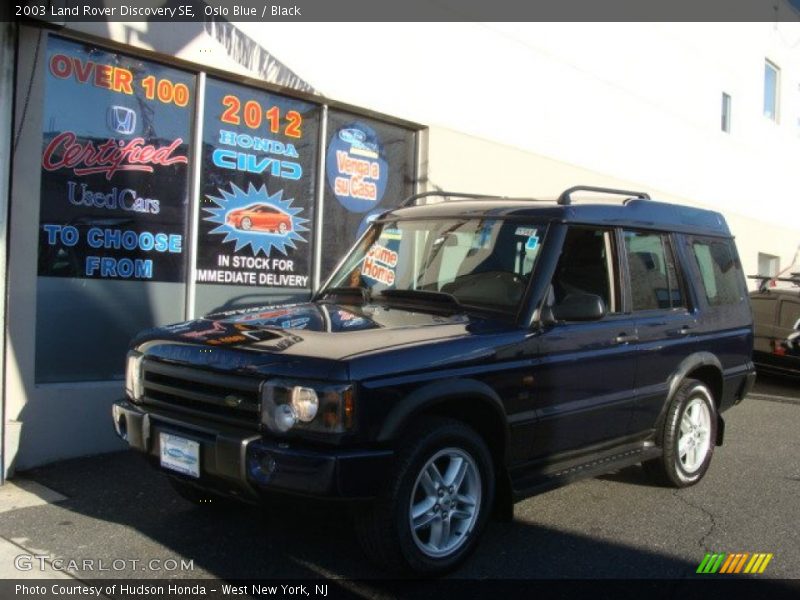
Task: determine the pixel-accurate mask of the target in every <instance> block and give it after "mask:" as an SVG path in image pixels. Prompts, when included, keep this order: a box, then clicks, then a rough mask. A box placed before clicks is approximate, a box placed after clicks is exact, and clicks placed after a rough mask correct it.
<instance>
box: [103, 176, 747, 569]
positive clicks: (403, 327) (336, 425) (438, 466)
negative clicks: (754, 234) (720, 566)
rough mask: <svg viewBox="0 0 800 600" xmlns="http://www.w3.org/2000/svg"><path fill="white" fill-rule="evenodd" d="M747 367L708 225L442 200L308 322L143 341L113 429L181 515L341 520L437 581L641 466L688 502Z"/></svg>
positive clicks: (557, 205) (733, 262)
mask: <svg viewBox="0 0 800 600" xmlns="http://www.w3.org/2000/svg"><path fill="white" fill-rule="evenodd" d="M588 192H595V193H596V192H599V193H603V194H607V195H621V196H623V197H624V198H625V200H624V201H622V202H616V203H611V204H609V203H608V202H593V203H585V202H583V201H580V202H578V201H575V202H573V195H577V194H581V195H583V194H585V193H588ZM752 350H753V329H752V316H751V311H750V305H749V301H748V294H747V290H746V286H745V280H744V276H743V274H742V269H741V266H740V262H739V258H738V256H737V251H736V247H735V245H734V241H733V239H732V237H731V234H730V231H729V230H728V227H727V225H726V223H725V220H724V218H723V217H722V216H721V215H720V214H718V213H715V212H709V211H706V210H700V209H697V208H690V207H687V206H677V205H673V204H666V203H661V202H655V201H652V200H651V199H650V198H649V197H648V196H647V195H646V194H643V193H635V192H626V191H622V190H608V189H604V188H592V187H577V188H571V189H569V190H566V191H565V192H564V193H563V194H562V195H561V196H560V197H559V198H558V200H557V201H534V200H514V199H507V198H494V197H479V196H472V195H469V194H452V193H445V192H441V193H440V192H435V193H430V192H429V193H425V194H420V195H417V196H414V197H412V198H410V199H409V200H408V201H407V202H406V203H405V204H404V205H403V206H402V207H400V208H397V209H394V210H391V211H388V212H386V213H385V214H383V215H382V216H381V217H379V218H378V219H377V220H376V221H375V222H374V223H372V225H371V226H370V228H369V229H368V230H367V231H366V233H365V234H364V235H363V236H362V237H361V239H360V240H358V242H357V243H356V244H355V245H354V246H353V248H352V250H350V252H349V253H348V254H347V255H346V256H345V257H344V258H343V260H342V261H341V263H340V264H339V266H338V267H337V269H336V270H335V272H334V274H333V275H332V276H331V278H330V279H329V280H328V282H327V283H326V284H325V285H324V286H323V287H322V289H321V290H320V291H319V292H318V293H316V295H315V296H314V297H313V298H312V299H311V301H310V302H308V303H304V304H294V305H282V306H270V307H265V308H259V309H251V310H241V311H232V312H226V313H220V314H212V315H208V316H206V317H204V318H201V319H196V320H193V321H189V322H186V323H179V324H176V325H171V326H167V327H163V328H160V329H156V330H150V331H147V332H144V333H142V334H141V335H139V336H138V337H137V338H136V339H135V340H134V341H133V342H132V346H131V350H130V353H129V355H128V358H127V372H126V389H127V398H126V399H124V400H121V401H119V402H117V403H116V404H115V405H114V407H113V419H114V425H115V427H116V430H117V433H118V434H119V435H120V436H121V437H122V438H123V439H124V440H126V441H127V442H128V444H129V445H130V446H131V447H132V448H135V449H137V450H139V451H141V452H143V453H146V454H147V455H148V456H149V457H150V459H151V460H152V461H153V463H154V464H155V465H156V466H158V468H160V469H161V470H163V471H164V472H165V473H166V474H167V475H168V476H169V478H170V480H171V481H172V483H173V485H174V486H175V488H176V489H177V490H178V492H179V493H181V494H182V495H183V496H185V497H187V498H189V499H190V500H194V501H199V500H202V499H203V498H204V497H208V495H209V494H215V495H221V496H227V497H234V498H239V499H241V500H244V501H248V502H253V503H258V502H269V501H270V499H272V498H274V497H275V496H276V495H284V496H285V495H292V494H294V495H303V496H313V497H318V498H323V499H340V500H345V501H347V502H348V503H349V504H350V505H351V506H352V507H353V508H354V510H353V513H354V517H355V523H356V530H357V532H358V535H359V538H360V540H361V542H362V544H363V546H364V548H365V550H366V552H367V554H368V555H369V556H370V557H371V558H372V559H374V560H376V561H378V562H379V563H380V564H382V565H384V566H386V567H387V568H390V569H393V570H400V571H402V570H405V571H413V572H417V573H423V574H438V573H442V572H445V571H447V570H449V569H452V568H454V567H455V566H457V565H458V564H459V563H461V562H462V561H463V560H464V559H465V557H466V556H467V555H468V554H469V553H470V552H471V551H472V550H473V549H474V548H475V546H476V544H477V542H478V539H479V537H480V535H481V533H482V531H483V530H484V529H485V527H486V524H487V521H488V519H489V517H490V515H492V514H494V515H496V516H499V517H505V518H509V517H510V516H511V515H512V514H513V512H512V511H513V509H512V504H513V502H514V501H517V500H520V499H522V498H525V497H526V496H529V495H531V494H534V493H537V492H539V491H542V490H546V489H549V488H552V487H555V486H559V485H562V484H564V483H567V482H569V481H572V480H575V479H577V478H581V477H588V476H594V475H597V474H600V473H603V472H608V471H611V470H615V469H618V468H620V467H624V466H628V465H632V464H636V463H642V465H643V466H644V469H645V470H646V471H647V472H648V473H650V474H651V475H653V476H654V477H657V478H659V479H660V480H662V481H663V482H665V483H666V484H669V485H672V486H676V487H684V486H689V485H693V484H696V483H697V482H698V481H700V479H702V477H703V476H704V475H705V473H706V471H707V470H708V468H709V465H710V463H711V459H712V456H713V453H714V450H715V447H717V446H719V445H721V444H722V441H723V433H724V421H723V418H722V413H723V412H724V411H726V410H727V409H729V408H731V407H732V406H734V405H735V404H737V403H739V402H740V401H741V400H742V399H743V398H744V397H745V396H746V394H747V392H748V391H749V390H750V388H751V387H752V385H753V382H754V379H755V374H754V368H753V363H752V360H751V354H752ZM668 498H669V497H666V500H668ZM666 500H665V501H666Z"/></svg>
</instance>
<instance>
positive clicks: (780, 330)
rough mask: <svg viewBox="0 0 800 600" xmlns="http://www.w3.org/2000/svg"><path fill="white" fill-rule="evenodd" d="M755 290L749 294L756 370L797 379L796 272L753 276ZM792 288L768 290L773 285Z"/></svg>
mask: <svg viewBox="0 0 800 600" xmlns="http://www.w3.org/2000/svg"><path fill="white" fill-rule="evenodd" d="M751 278H752V279H758V280H759V286H758V291H755V292H750V303H751V304H752V306H753V332H754V342H753V361H754V362H755V364H756V367H757V368H758V370H759V371H762V372H764V373H775V374H778V375H790V376H793V377H798V376H800V273H792V274H791V276H790V277H771V276H761V275H754V276H751ZM778 281H780V282H784V283H789V284H791V286H792V287H788V288H779V287H772V286H773V285H774V284H773V282H778Z"/></svg>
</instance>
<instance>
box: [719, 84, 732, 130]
mask: <svg viewBox="0 0 800 600" xmlns="http://www.w3.org/2000/svg"><path fill="white" fill-rule="evenodd" d="M720 116H721V121H722V122H721V128H722V132H723V133H730V132H731V122H732V119H733V98H731V95H730V94H729V93H727V92H722V114H721V115H720Z"/></svg>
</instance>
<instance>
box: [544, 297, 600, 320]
mask: <svg viewBox="0 0 800 600" xmlns="http://www.w3.org/2000/svg"><path fill="white" fill-rule="evenodd" d="M605 316H606V304H605V302H603V299H602V298H601V297H600V296H598V295H596V294H569V295H568V296H567V297H566V298H564V300H562V301H561V304H558V305H556V306H554V307H553V318H555V319H556V320H557V321H599V320H600V319H602V318H603V317H605Z"/></svg>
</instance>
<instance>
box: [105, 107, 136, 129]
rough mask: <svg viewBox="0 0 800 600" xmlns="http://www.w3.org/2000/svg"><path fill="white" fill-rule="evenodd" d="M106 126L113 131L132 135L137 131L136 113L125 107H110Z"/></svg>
mask: <svg viewBox="0 0 800 600" xmlns="http://www.w3.org/2000/svg"><path fill="white" fill-rule="evenodd" d="M106 124H107V125H108V128H109V129H110V130H111V131H114V132H116V133H119V134H122V135H130V134H131V133H133V130H134V129H136V112H135V111H134V110H133V109H130V108H127V107H125V106H109V107H108V110H107V111H106Z"/></svg>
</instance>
